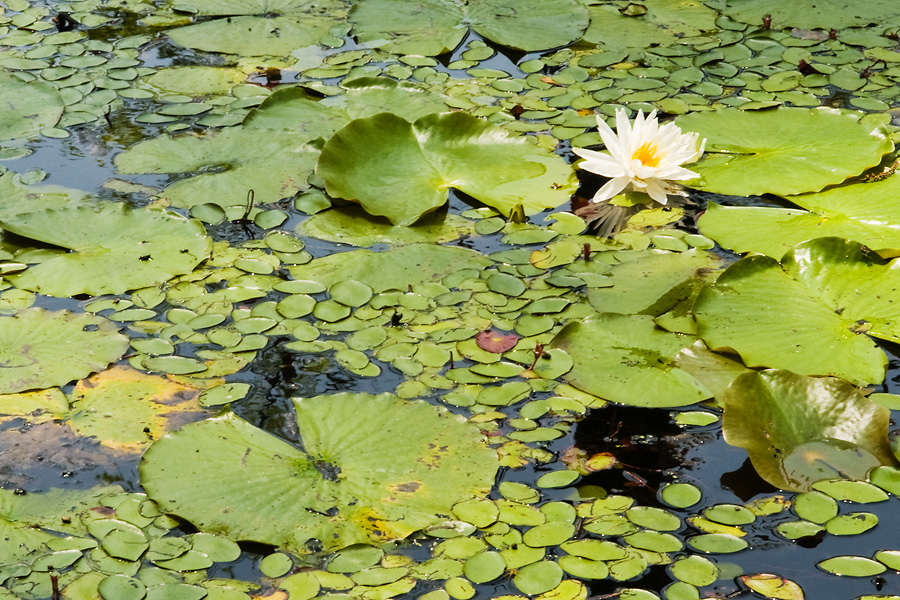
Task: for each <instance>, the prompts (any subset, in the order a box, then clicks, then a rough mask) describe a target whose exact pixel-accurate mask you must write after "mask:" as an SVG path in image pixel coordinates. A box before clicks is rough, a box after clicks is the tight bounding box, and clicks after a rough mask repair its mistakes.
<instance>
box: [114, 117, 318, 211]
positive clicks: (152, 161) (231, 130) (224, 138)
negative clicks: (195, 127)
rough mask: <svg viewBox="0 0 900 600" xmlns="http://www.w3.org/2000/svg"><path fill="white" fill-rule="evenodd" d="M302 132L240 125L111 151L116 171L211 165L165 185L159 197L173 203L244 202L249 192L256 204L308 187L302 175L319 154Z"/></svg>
mask: <svg viewBox="0 0 900 600" xmlns="http://www.w3.org/2000/svg"><path fill="white" fill-rule="evenodd" d="M310 139H311V138H310V137H309V136H308V135H306V134H305V133H304V132H303V131H299V132H295V131H290V130H273V129H253V128H248V127H243V126H235V127H228V128H225V129H221V130H209V131H206V132H205V133H204V134H202V135H196V134H189V135H184V136H178V137H172V136H170V135H162V136H160V137H157V138H152V139H149V140H146V141H143V142H140V143H138V144H136V145H134V146H132V147H131V148H129V149H128V150H126V151H125V152H122V153H121V154H118V155H116V158H115V163H116V168H117V169H118V170H119V172H120V173H189V172H192V171H198V170H202V169H209V168H212V167H224V170H221V172H211V173H201V174H200V175H194V176H193V177H188V178H185V179H181V180H179V181H177V182H175V183H174V184H172V185H170V186H168V187H167V188H166V189H165V190H164V191H163V192H162V196H164V197H166V198H168V199H169V200H170V201H171V203H172V205H173V206H177V207H180V208H189V207H191V206H194V205H195V204H205V203H214V204H218V205H220V206H243V205H245V204H246V203H247V193H248V191H249V190H253V195H254V199H255V203H256V204H257V205H259V204H270V203H274V202H277V201H278V200H281V199H283V198H289V197H291V196H293V195H294V194H295V193H297V192H298V191H300V190H304V189H306V188H307V187H308V185H307V183H306V179H307V177H308V176H309V174H310V173H311V172H312V169H313V166H314V165H315V161H316V159H317V158H318V154H319V152H318V149H316V148H315V147H314V146H311V145H309V143H308V142H309V141H310Z"/></svg>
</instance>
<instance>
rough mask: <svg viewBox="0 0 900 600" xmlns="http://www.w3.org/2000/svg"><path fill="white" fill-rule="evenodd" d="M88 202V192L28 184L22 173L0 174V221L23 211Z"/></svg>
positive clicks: (56, 207) (9, 172) (8, 172)
mask: <svg viewBox="0 0 900 600" xmlns="http://www.w3.org/2000/svg"><path fill="white" fill-rule="evenodd" d="M86 203H88V193H87V192H84V191H82V190H76V189H72V188H67V187H63V186H59V185H48V184H39V185H28V184H25V183H23V182H22V175H20V174H19V173H14V172H12V171H7V172H6V173H3V175H0V221H3V220H4V219H11V218H13V217H16V216H18V215H21V214H23V213H29V212H36V211H39V210H44V209H58V208H62V207H64V206H76V205H79V204H86Z"/></svg>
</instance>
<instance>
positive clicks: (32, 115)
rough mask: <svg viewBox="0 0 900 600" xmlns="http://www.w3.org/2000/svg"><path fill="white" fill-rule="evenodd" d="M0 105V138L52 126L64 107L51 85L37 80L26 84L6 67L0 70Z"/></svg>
mask: <svg viewBox="0 0 900 600" xmlns="http://www.w3.org/2000/svg"><path fill="white" fill-rule="evenodd" d="M0 106H3V112H2V113H0V141H2V140H14V139H16V138H26V137H32V136H35V135H37V134H38V133H39V132H40V131H41V129H44V128H46V127H53V126H54V125H56V123H57V121H59V118H60V117H61V116H62V114H63V109H64V108H65V106H64V103H63V99H62V96H60V95H59V92H58V91H57V90H56V88H55V87H53V86H52V85H50V84H48V83H45V82H43V81H41V80H40V79H37V80H35V81H29V82H27V83H26V82H25V81H22V80H21V79H20V78H18V77H16V76H15V75H13V74H12V73H10V72H8V71H6V70H3V71H0Z"/></svg>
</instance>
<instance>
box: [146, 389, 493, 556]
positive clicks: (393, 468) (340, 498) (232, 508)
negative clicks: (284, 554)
mask: <svg viewBox="0 0 900 600" xmlns="http://www.w3.org/2000/svg"><path fill="white" fill-rule="evenodd" d="M294 406H295V409H296V411H297V425H298V427H299V432H300V438H301V439H302V441H303V448H304V450H302V451H301V450H300V449H298V448H296V447H294V446H292V445H290V444H288V443H286V442H284V441H282V440H279V439H277V438H275V437H273V436H272V435H271V434H269V433H266V432H265V431H263V430H261V429H258V428H256V427H254V426H253V425H251V424H250V423H248V422H246V421H244V420H243V419H240V418H239V417H237V416H236V415H234V414H233V413H230V412H227V413H224V414H223V415H221V416H218V417H215V418H213V419H207V420H205V421H201V422H199V423H193V424H190V425H186V426H185V427H183V428H182V429H181V430H180V431H178V432H175V433H170V434H168V435H166V436H165V437H164V438H162V439H161V440H159V441H157V442H156V443H155V444H153V445H152V446H151V447H150V449H149V450H147V452H146V453H145V454H144V458H143V460H142V462H141V466H140V472H141V484H142V485H143V486H144V489H146V490H147V492H148V494H149V495H150V497H151V498H153V499H154V500H156V502H157V503H159V505H160V508H161V509H162V510H164V511H166V512H170V513H173V514H176V515H179V516H180V517H182V518H184V519H187V520H188V521H190V522H191V523H193V524H194V525H196V526H197V527H199V528H200V529H201V530H203V531H207V532H211V533H223V534H226V535H228V536H229V537H231V538H234V539H236V540H253V541H258V542H263V543H267V544H273V545H276V546H281V547H284V548H286V549H289V550H291V551H294V552H309V551H310V549H312V548H314V547H316V546H319V547H321V548H324V549H325V550H326V551H330V550H335V549H338V548H342V547H345V546H349V545H351V544H355V543H377V542H383V541H388V540H392V539H398V538H403V537H406V536H407V535H409V534H410V533H412V532H414V531H416V530H419V529H422V528H424V527H427V526H428V525H432V524H434V523H437V522H440V521H441V520H442V518H441V516H440V515H442V514H443V515H446V514H450V509H451V507H452V506H453V504H454V503H456V502H458V501H460V500H464V499H467V498H471V497H481V496H484V495H485V494H487V492H488V491H489V490H490V488H491V486H492V485H493V482H494V476H495V474H496V471H497V467H498V462H497V456H496V453H495V452H494V451H493V450H491V449H490V448H488V447H487V446H486V445H485V444H484V442H483V439H482V436H481V434H480V433H479V432H478V430H477V429H475V428H474V427H472V426H470V425H468V424H466V422H465V421H464V420H463V419H462V418H461V417H457V416H454V415H452V414H451V413H449V412H447V411H446V410H443V409H438V408H435V407H433V406H431V405H429V404H427V403H424V402H416V401H405V400H401V399H399V398H397V397H396V396H393V395H390V394H382V395H380V396H373V395H370V394H349V393H343V394H334V395H330V396H317V397H314V398H300V399H295V400H294ZM411 423H414V424H415V426H414V427H411V426H410V424H411ZM361 449H364V451H361ZM185 456H190V457H191V460H189V461H185V460H184V457H185ZM312 540H318V542H320V543H321V544H319V543H316V542H313V541H312Z"/></svg>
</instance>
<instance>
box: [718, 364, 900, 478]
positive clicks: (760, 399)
mask: <svg viewBox="0 0 900 600" xmlns="http://www.w3.org/2000/svg"><path fill="white" fill-rule="evenodd" d="M723 401H724V404H725V414H724V416H723V418H722V429H723V432H724V435H725V441H727V442H728V443H729V444H731V445H733V446H739V447H741V448H746V449H747V454H749V455H750V461H751V462H752V463H753V467H754V468H755V469H756V471H757V473H759V474H760V476H761V477H762V478H763V479H765V480H766V481H768V482H769V483H771V484H772V485H774V486H776V487H779V488H783V489H788V490H794V491H808V490H810V489H812V484H813V483H814V482H816V481H820V480H824V479H833V478H835V477H847V478H850V479H865V476H866V472H867V471H868V470H869V469H871V468H872V467H875V466H878V465H879V464H884V465H888V464H893V462H894V461H893V456H892V454H891V450H890V446H889V444H888V442H887V430H888V421H889V419H890V411H889V410H888V409H886V408H884V407H882V406H878V405H877V404H874V403H872V402H870V401H869V400H868V399H867V398H865V397H864V396H863V395H862V394H861V393H860V392H859V390H857V389H856V388H855V387H853V386H852V385H850V384H849V383H847V382H846V381H843V380H841V379H837V378H834V377H825V378H811V377H804V376H802V375H797V374H796V373H791V372H790V371H782V370H768V371H763V372H760V373H748V374H746V375H742V376H740V377H739V378H738V379H736V380H735V381H734V383H732V384H731V386H730V387H729V388H728V390H727V391H726V392H725V397H724V399H723Z"/></svg>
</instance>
